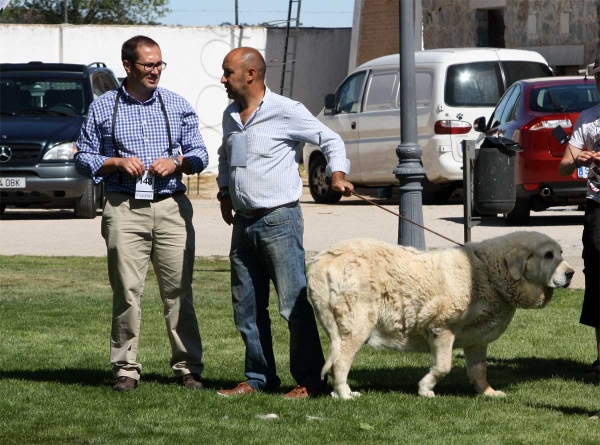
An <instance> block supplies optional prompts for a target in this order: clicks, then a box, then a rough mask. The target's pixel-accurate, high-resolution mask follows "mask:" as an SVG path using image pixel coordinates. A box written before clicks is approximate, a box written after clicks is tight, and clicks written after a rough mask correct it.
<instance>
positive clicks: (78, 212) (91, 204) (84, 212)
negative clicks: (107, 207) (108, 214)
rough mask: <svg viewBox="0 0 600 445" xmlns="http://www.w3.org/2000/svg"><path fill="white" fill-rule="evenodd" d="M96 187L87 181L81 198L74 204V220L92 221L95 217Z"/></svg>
mask: <svg viewBox="0 0 600 445" xmlns="http://www.w3.org/2000/svg"><path fill="white" fill-rule="evenodd" d="M96 208H97V207H96V186H95V184H94V182H93V181H91V180H88V181H87V182H86V184H85V190H84V191H83V195H81V198H79V200H78V201H77V202H76V203H75V218H83V219H94V218H95V217H96Z"/></svg>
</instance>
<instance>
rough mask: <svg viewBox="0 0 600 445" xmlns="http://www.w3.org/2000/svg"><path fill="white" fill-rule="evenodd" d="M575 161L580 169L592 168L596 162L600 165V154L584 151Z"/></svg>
mask: <svg viewBox="0 0 600 445" xmlns="http://www.w3.org/2000/svg"><path fill="white" fill-rule="evenodd" d="M575 159H576V160H577V164H578V165H579V166H580V167H582V166H583V167H590V166H591V165H592V164H593V163H594V162H595V163H596V164H598V165H600V152H595V151H587V150H585V151H582V152H580V153H579V154H578V155H577V156H576V157H575Z"/></svg>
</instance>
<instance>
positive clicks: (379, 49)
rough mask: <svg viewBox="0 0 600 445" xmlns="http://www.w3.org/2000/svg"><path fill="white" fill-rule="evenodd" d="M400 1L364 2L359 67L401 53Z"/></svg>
mask: <svg viewBox="0 0 600 445" xmlns="http://www.w3.org/2000/svg"><path fill="white" fill-rule="evenodd" d="M399 14H400V0H363V7H362V23H361V32H360V42H359V55H358V65H360V64H362V63H365V62H368V61H369V60H372V59H375V58H377V57H381V56H387V55H389V54H396V53H399V52H400V36H399Z"/></svg>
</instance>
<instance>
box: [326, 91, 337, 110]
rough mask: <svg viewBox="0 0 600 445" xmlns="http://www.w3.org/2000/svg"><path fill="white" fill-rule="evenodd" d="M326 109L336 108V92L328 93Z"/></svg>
mask: <svg viewBox="0 0 600 445" xmlns="http://www.w3.org/2000/svg"><path fill="white" fill-rule="evenodd" d="M325 109H326V110H335V94H328V95H327V96H325Z"/></svg>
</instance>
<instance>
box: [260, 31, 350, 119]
mask: <svg viewBox="0 0 600 445" xmlns="http://www.w3.org/2000/svg"><path fill="white" fill-rule="evenodd" d="M298 31H299V34H298V38H297V39H298V43H297V50H296V65H295V68H294V70H295V73H294V86H293V91H292V99H294V100H297V101H300V102H302V103H303V104H304V105H305V106H306V108H308V109H309V111H310V112H311V113H313V114H314V115H316V114H318V113H319V112H320V111H321V109H322V108H323V98H324V97H325V95H326V94H329V93H333V92H334V91H335V89H336V88H337V87H338V86H339V84H340V83H341V82H342V80H344V78H345V77H346V74H347V73H348V59H349V53H350V38H351V33H352V30H351V29H350V28H339V29H338V28H300V29H299V30H298ZM292 42H293V39H290V40H289V48H288V52H291V51H292V48H291V46H292ZM284 45H285V28H269V29H268V31H267V48H266V51H265V53H266V54H265V60H266V61H267V78H266V82H267V85H268V86H269V88H270V89H271V90H272V91H274V92H276V93H278V94H279V92H280V87H281V75H282V71H283V65H282V61H283V51H284ZM290 59H291V56H290V57H288V61H289V60H290ZM289 65H290V64H288V66H289ZM288 80H289V74H287V73H286V82H285V86H286V87H288V86H289V83H288ZM284 95H285V96H289V94H288V92H287V91H284Z"/></svg>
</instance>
